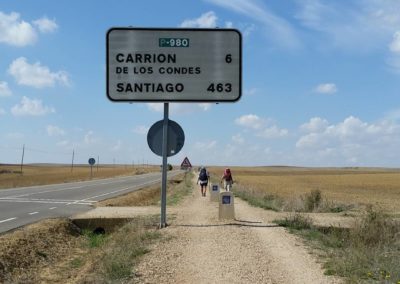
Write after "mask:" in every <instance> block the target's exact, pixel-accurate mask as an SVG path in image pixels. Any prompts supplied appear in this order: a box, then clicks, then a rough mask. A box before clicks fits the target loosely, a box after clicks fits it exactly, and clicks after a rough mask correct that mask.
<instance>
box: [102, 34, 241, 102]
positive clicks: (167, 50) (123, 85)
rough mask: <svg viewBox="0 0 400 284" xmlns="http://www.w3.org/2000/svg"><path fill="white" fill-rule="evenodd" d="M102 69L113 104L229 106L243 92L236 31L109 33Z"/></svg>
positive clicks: (239, 36)
mask: <svg viewBox="0 0 400 284" xmlns="http://www.w3.org/2000/svg"><path fill="white" fill-rule="evenodd" d="M106 64H107V96H108V98H109V99H110V100H111V101H115V102H124V101H127V102H132V101H141V102H234V101H237V100H239V99H240V96H241V92H242V36H241V34H240V32H239V31H238V30H236V29H186V28H180V29H178V28H174V29H161V28H111V29H110V30H108V32H107V62H106Z"/></svg>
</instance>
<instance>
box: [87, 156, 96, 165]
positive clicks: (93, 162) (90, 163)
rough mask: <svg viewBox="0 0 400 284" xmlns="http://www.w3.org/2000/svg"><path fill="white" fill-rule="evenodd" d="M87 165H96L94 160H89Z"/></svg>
mask: <svg viewBox="0 0 400 284" xmlns="http://www.w3.org/2000/svg"><path fill="white" fill-rule="evenodd" d="M88 162H89V165H91V166H93V165H94V164H95V163H96V160H95V159H94V158H90V159H89V161H88Z"/></svg>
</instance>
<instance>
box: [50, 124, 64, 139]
mask: <svg viewBox="0 0 400 284" xmlns="http://www.w3.org/2000/svg"><path fill="white" fill-rule="evenodd" d="M46 131H47V135H49V136H64V135H65V131H64V130H63V129H62V128H60V127H58V126H55V125H47V127H46Z"/></svg>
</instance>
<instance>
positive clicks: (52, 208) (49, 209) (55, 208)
mask: <svg viewBox="0 0 400 284" xmlns="http://www.w3.org/2000/svg"><path fill="white" fill-rule="evenodd" d="M56 208H57V207H51V208H49V210H53V209H56Z"/></svg>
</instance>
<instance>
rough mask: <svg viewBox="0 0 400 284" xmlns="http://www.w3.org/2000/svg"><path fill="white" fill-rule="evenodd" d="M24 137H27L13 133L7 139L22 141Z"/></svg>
mask: <svg viewBox="0 0 400 284" xmlns="http://www.w3.org/2000/svg"><path fill="white" fill-rule="evenodd" d="M24 137H25V135H24V134H23V133H20V132H11V133H7V134H6V138H7V139H17V140H18V139H22V138H24Z"/></svg>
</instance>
